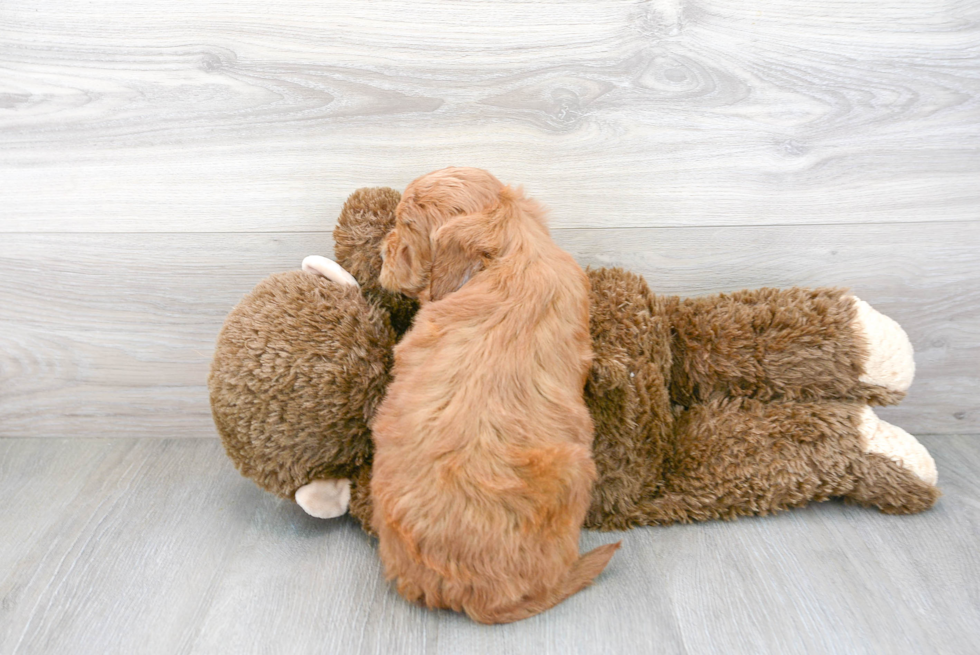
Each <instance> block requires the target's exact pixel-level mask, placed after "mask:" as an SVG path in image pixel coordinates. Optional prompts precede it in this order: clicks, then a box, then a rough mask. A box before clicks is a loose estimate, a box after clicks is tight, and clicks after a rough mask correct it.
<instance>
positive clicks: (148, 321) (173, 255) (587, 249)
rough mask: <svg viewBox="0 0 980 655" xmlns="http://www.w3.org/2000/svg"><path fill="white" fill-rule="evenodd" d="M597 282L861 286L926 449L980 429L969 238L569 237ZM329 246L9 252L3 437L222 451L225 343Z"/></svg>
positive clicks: (100, 245)
mask: <svg viewBox="0 0 980 655" xmlns="http://www.w3.org/2000/svg"><path fill="white" fill-rule="evenodd" d="M555 239H556V241H557V242H558V243H559V244H560V245H561V246H562V247H564V248H566V249H567V250H569V251H570V252H571V253H572V254H573V255H575V257H576V258H577V259H578V261H579V262H581V263H582V264H583V265H595V266H623V267H626V268H628V269H630V270H633V271H635V272H637V273H640V274H642V275H644V276H645V277H646V278H647V280H648V282H649V283H650V285H651V287H652V288H653V289H654V290H655V291H656V292H657V293H664V294H678V295H701V294H707V293H717V292H724V291H734V290H737V289H741V288H747V287H756V286H792V285H799V286H820V285H835V286H850V287H851V288H852V289H853V290H854V292H855V293H856V294H857V295H858V296H860V297H861V298H864V299H865V300H867V301H868V302H871V303H872V304H873V305H874V306H875V307H877V308H879V309H880V310H881V311H882V312H884V313H885V314H887V315H889V316H892V317H893V318H895V319H896V320H897V321H899V322H900V323H901V324H902V325H903V326H904V327H905V329H906V330H907V331H908V333H909V335H910V338H911V339H912V342H913V345H914V346H915V348H916V361H917V364H918V372H917V377H916V382H915V384H914V386H913V387H912V390H911V393H910V395H909V397H908V398H907V399H906V400H905V401H904V402H903V404H902V405H900V406H899V407H897V408H893V409H891V408H890V409H886V410H883V411H882V417H883V418H885V419H886V420H889V421H891V422H893V423H896V424H898V425H901V426H903V427H905V428H906V429H908V430H910V431H912V432H921V433H966V432H970V433H975V432H976V431H977V429H978V428H980V405H978V398H980V265H978V257H980V256H978V253H980V231H977V230H975V229H973V227H972V226H971V225H964V224H960V223H937V224H908V225H897V226H879V225H857V226H803V227H757V228H752V229H747V228H741V227H740V228H719V229H715V230H710V231H708V230H703V229H699V228H664V229H595V230H580V229H566V230H556V231H555ZM331 252H332V247H331V238H330V235H329V233H310V234H289V233H287V234H279V235H266V234H259V235H254V234H184V235H174V234H109V235H104V234H71V235H13V234H12V235H7V236H6V237H5V238H4V240H3V241H2V243H0V279H3V280H4V281H5V284H4V285H2V286H0V326H2V328H0V436H6V437H13V436H20V437H23V436H36V437H60V436H68V435H72V436H123V437H128V436H148V437H149V436H157V437H160V436H172V437H180V436H187V437H211V436H213V435H214V427H213V424H212V422H211V416H210V410H209V408H208V404H207V402H208V401H207V391H206V389H205V386H204V381H205V377H206V374H207V368H208V365H209V362H210V358H211V353H212V351H213V345H214V339H215V337H216V335H217V333H218V330H219V329H220V327H221V324H222V322H223V321H224V318H225V316H226V315H227V313H228V312H229V311H230V310H231V308H232V307H233V306H234V305H235V303H236V302H238V300H239V299H240V298H241V297H242V296H243V295H244V294H245V293H247V292H248V291H249V290H250V289H251V288H252V287H253V286H254V285H255V284H256V283H257V282H258V281H259V280H261V279H262V278H264V277H265V276H266V275H268V274H270V273H273V272H276V271H281V270H290V269H295V268H298V266H299V262H300V261H301V260H302V258H303V257H304V256H306V255H308V254H311V253H321V254H327V255H329V254H331Z"/></svg>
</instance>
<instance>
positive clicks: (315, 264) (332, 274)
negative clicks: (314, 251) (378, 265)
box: [303, 255, 361, 289]
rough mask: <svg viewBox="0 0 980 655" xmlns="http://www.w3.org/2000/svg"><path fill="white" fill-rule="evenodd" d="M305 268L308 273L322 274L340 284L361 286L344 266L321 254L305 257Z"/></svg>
mask: <svg viewBox="0 0 980 655" xmlns="http://www.w3.org/2000/svg"><path fill="white" fill-rule="evenodd" d="M303 270H304V271H306V272H307V273H313V274H314V275H320V276H322V277H325V278H327V279H328V280H332V281H333V282H337V283H338V284H347V285H350V286H353V287H357V288H358V289H360V288H361V285H360V284H358V283H357V280H355V279H354V276H353V275H351V274H350V273H348V272H347V271H345V270H344V267H343V266H341V265H340V264H338V263H337V262H335V261H334V260H332V259H327V258H326V257H321V256H320V255H310V256H309V257H306V258H305V259H303Z"/></svg>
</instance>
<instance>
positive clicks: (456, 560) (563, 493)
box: [371, 168, 618, 623]
mask: <svg viewBox="0 0 980 655" xmlns="http://www.w3.org/2000/svg"><path fill="white" fill-rule="evenodd" d="M396 215H397V222H396V225H395V229H394V230H392V232H391V233H390V234H389V235H388V236H387V237H386V239H385V242H384V246H383V250H382V253H383V254H384V264H383V267H382V269H381V276H380V280H381V282H382V284H383V285H384V286H385V287H387V288H389V289H392V290H395V291H403V292H405V293H407V294H408V295H412V296H417V297H419V298H420V300H421V301H422V304H421V308H420V309H419V312H418V314H417V315H416V317H415V321H414V323H413V326H412V328H411V330H409V332H408V333H407V334H406V335H405V337H404V339H403V340H402V341H401V342H400V343H399V344H398V345H397V346H396V347H395V368H394V379H393V381H392V383H391V384H390V385H389V386H388V393H387V396H386V397H385V400H384V402H383V403H382V404H381V406H380V407H379V409H378V413H377V416H376V417H375V419H374V422H373V424H372V429H373V437H374V444H375V453H374V471H373V475H372V478H371V496H372V498H373V500H374V515H373V519H372V525H373V526H374V529H375V530H376V531H377V534H378V537H379V554H380V556H381V560H382V562H383V563H384V566H385V571H386V574H387V577H388V578H389V579H395V580H397V588H398V591H399V593H400V594H402V596H404V597H405V598H407V599H408V600H411V601H415V602H420V603H424V604H425V605H427V606H428V607H430V608H445V609H453V610H456V611H465V612H466V613H467V614H468V615H469V616H470V617H471V618H473V619H474V620H476V621H479V622H482V623H508V622H511V621H516V620H520V619H524V618H527V617H529V616H533V615H535V614H537V613H539V612H542V611H544V610H546V609H548V608H550V607H552V606H554V605H555V604H557V603H559V602H561V601H562V600H564V599H565V598H567V597H568V596H570V595H571V594H573V593H575V592H577V591H579V590H580V589H582V588H583V587H585V586H586V585H588V584H590V583H591V582H592V580H593V578H594V577H595V576H596V575H598V574H599V573H600V572H601V571H602V569H603V568H605V566H606V563H607V562H608V561H609V558H610V557H612V554H613V552H615V550H616V548H618V544H612V545H609V546H603V547H600V548H597V549H595V550H593V551H591V552H589V553H587V554H586V555H583V556H581V557H580V556H579V552H578V541H579V532H580V529H581V526H582V522H583V520H584V518H585V512H586V510H587V509H588V506H589V500H590V494H591V490H592V481H593V480H594V479H595V465H594V464H593V462H592V456H591V444H592V433H593V428H592V421H591V419H590V417H589V412H588V409H587V408H586V406H585V402H584V401H583V398H582V394H583V388H584V385H585V379H586V376H587V374H588V371H589V366H590V363H591V360H592V351H591V340H590V338H589V331H588V324H589V292H588V290H589V283H588V278H587V277H586V276H585V274H584V273H583V271H582V269H581V268H579V266H578V264H576V263H575V260H574V259H572V257H571V256H570V255H568V254H567V253H565V252H564V251H562V250H561V249H559V248H558V247H557V246H556V245H555V244H554V242H553V241H552V240H551V238H550V236H549V234H548V229H547V226H546V225H545V222H544V216H543V211H542V209H541V208H540V206H538V205H537V203H535V202H533V201H531V200H529V199H527V198H525V197H524V196H523V194H522V193H521V192H520V191H519V190H514V189H512V188H510V187H505V186H504V185H503V184H501V183H500V182H499V181H498V180H497V179H496V178H495V177H493V176H492V175H490V174H489V173H487V172H486V171H482V170H479V169H468V168H448V169H443V170H440V171H436V172H435V173H430V174H428V175H425V176H423V177H421V178H419V179H417V180H415V181H414V182H412V183H411V184H410V185H409V186H408V188H407V189H406V191H405V195H404V196H403V198H402V200H401V202H400V203H399V205H398V208H397V210H396Z"/></svg>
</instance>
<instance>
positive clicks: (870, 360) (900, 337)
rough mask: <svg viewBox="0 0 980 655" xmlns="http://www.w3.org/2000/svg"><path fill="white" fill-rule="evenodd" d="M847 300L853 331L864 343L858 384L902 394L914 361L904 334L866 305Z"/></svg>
mask: <svg viewBox="0 0 980 655" xmlns="http://www.w3.org/2000/svg"><path fill="white" fill-rule="evenodd" d="M850 298H851V299H852V300H853V302H854V306H855V309H856V310H857V315H856V316H855V317H854V329H855V330H856V331H857V332H859V333H860V334H862V335H863V336H864V338H865V340H866V342H867V358H866V359H865V361H864V366H863V373H862V374H861V377H860V381H861V382H863V383H864V384H867V385H871V386H875V387H883V388H884V389H887V390H888V391H891V392H895V393H898V394H904V393H905V392H906V391H908V389H909V387H910V386H911V385H912V378H913V377H914V376H915V360H914V359H913V357H912V343H911V342H910V341H909V337H908V335H907V334H905V330H903V329H902V327H901V326H900V325H899V324H898V323H896V322H895V321H893V320H892V319H890V318H888V317H887V316H885V315H884V314H882V313H880V312H878V311H876V310H875V309H874V308H873V307H871V305H869V304H868V303H866V302H864V301H863V300H861V299H859V298H856V297H854V296H850Z"/></svg>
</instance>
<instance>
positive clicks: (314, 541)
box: [0, 436, 980, 655]
mask: <svg viewBox="0 0 980 655" xmlns="http://www.w3.org/2000/svg"><path fill="white" fill-rule="evenodd" d="M923 442H924V443H925V444H926V445H927V447H929V448H930V450H931V451H932V452H933V454H934V455H935V457H936V460H937V464H938V467H939V472H940V485H941V487H942V488H943V490H944V492H945V495H944V496H943V498H942V499H941V500H940V501H939V504H938V505H937V506H936V507H935V508H933V509H932V510H930V511H929V512H926V513H924V514H920V515H916V516H907V517H894V516H885V515H882V514H879V513H878V512H876V511H874V510H869V509H864V508H860V507H851V506H845V505H843V504H841V503H837V502H829V503H824V504H819V505H812V506H810V507H807V508H804V509H801V510H794V511H791V512H787V513H784V514H780V515H777V516H772V517H764V518H746V519H741V520H738V521H735V522H731V523H726V522H710V523H703V524H697V525H681V526H674V527H663V528H646V529H638V530H633V531H631V532H628V533H586V534H585V535H584V536H583V540H582V541H583V548H589V547H593V546H595V545H598V544H600V543H607V542H610V541H613V540H617V539H623V541H624V545H623V548H622V549H621V550H620V551H619V553H618V554H617V555H616V557H615V558H614V559H613V561H612V563H611V565H610V566H609V568H608V569H607V571H606V572H605V573H603V575H602V576H600V578H599V579H598V581H597V583H596V584H595V585H594V586H593V587H591V588H589V589H587V590H585V591H583V592H582V593H580V594H577V595H576V596H574V597H572V598H571V599H569V600H568V601H566V602H565V603H563V604H561V605H559V606H558V607H557V608H555V609H553V610H550V611H548V612H546V613H544V614H542V615H540V616H538V617H534V618H532V619H529V620H526V621H523V622H520V623H516V624H512V625H507V626H497V627H485V626H480V625H477V624H474V623H472V622H470V621H469V620H468V619H466V618H464V617H463V616H461V615H456V614H453V613H451V612H430V611H426V610H423V609H420V608H417V607H414V606H411V605H409V604H407V603H406V602H404V601H403V600H402V599H401V598H400V597H398V596H397V594H396V593H395V592H394V591H392V590H391V589H390V588H389V587H388V586H387V584H386V583H385V582H384V579H383V575H382V571H381V567H380V563H379V561H378V558H377V555H376V551H375V544H374V542H373V540H371V539H369V538H368V537H367V536H366V535H365V534H364V533H363V532H361V531H360V529H359V528H358V527H357V526H356V525H355V524H354V522H353V521H351V520H349V519H347V518H344V519H339V520H334V521H320V520H316V519H312V518H310V517H308V516H306V515H305V514H303V512H302V511H301V510H299V508H298V507H296V506H295V505H293V504H292V503H289V502H285V501H281V500H278V499H276V498H274V497H273V496H271V495H268V494H265V493H263V492H261V491H260V490H259V489H258V488H257V487H255V486H254V485H252V483H251V482H249V481H247V480H245V479H243V478H241V477H239V476H238V474H237V473H236V472H235V471H234V469H233V467H232V466H231V464H230V462H229V461H228V460H227V459H226V458H225V456H224V453H223V452H222V449H221V445H220V443H219V442H218V441H217V440H213V439H190V440H189V439H146V438H139V439H137V438H132V439H126V438H117V439H77V438H76V439H4V440H0V502H2V506H3V512H2V514H0V534H2V540H0V652H2V653H42V652H43V653H53V652H71V653H99V654H103V653H127V654H128V653H137V652H139V653H167V654H170V653H224V652H227V653H299V652H324V653H379V654H384V655H387V654H390V653H447V654H453V653H535V654H536V655H545V654H548V653H725V654H732V653H779V654H781V655H782V654H786V653H820V654H826V653H848V654H854V653H963V654H967V653H976V644H977V643H980V549H978V548H977V545H978V542H980V484H978V482H977V479H978V478H977V471H978V470H980V439H978V438H976V436H941V437H929V438H924V439H923Z"/></svg>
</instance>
